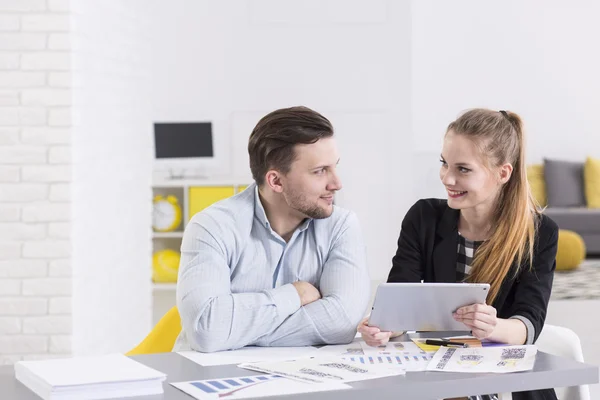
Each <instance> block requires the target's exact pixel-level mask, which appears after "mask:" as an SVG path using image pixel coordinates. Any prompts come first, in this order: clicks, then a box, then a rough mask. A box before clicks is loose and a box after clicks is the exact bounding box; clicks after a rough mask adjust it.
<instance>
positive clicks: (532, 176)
mask: <svg viewBox="0 0 600 400" xmlns="http://www.w3.org/2000/svg"><path fill="white" fill-rule="evenodd" d="M527 180H528V181H529V188H530V189H531V194H532V195H533V198H534V199H535V200H536V201H537V202H538V204H539V205H540V206H542V207H545V206H546V203H547V201H548V200H547V199H546V181H544V165H543V164H533V165H530V166H528V167H527Z"/></svg>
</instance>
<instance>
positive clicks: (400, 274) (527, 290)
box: [388, 199, 558, 400]
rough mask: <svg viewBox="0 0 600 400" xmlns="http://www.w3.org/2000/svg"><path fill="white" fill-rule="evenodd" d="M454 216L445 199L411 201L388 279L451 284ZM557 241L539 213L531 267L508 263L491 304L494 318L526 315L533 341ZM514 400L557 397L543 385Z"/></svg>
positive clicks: (549, 283)
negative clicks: (517, 266)
mask: <svg viewBox="0 0 600 400" xmlns="http://www.w3.org/2000/svg"><path fill="white" fill-rule="evenodd" d="M458 217H459V211H458V210H455V209H452V208H450V207H448V202H447V201H446V200H442V199H423V200H419V201H418V202H417V203H415V205H413V206H412V207H411V209H410V210H409V211H408V213H407V214H406V216H405V217H404V220H403V221H402V230H401V231H400V238H399V239H398V250H397V252H396V255H395V256H394V258H393V259H392V269H391V271H390V274H389V277H388V282H420V281H421V280H423V281H424V282H456V259H457V255H458V228H457V225H458ZM557 245H558V226H557V225H556V223H555V222H554V221H552V220H551V219H550V218H548V217H547V216H546V215H543V214H542V215H541V217H540V219H539V221H538V222H537V227H536V241H535V245H534V256H533V268H530V266H529V263H528V262H525V263H524V264H523V265H521V267H520V270H519V272H518V274H517V275H516V277H515V274H514V271H515V268H516V263H515V264H513V266H512V269H511V271H510V272H509V273H508V275H507V277H506V278H505V279H504V281H503V283H502V286H501V288H500V292H499V293H498V296H497V297H496V299H495V300H494V302H493V304H492V306H493V307H494V308H496V311H497V315H498V317H499V318H510V317H512V316H514V315H520V316H523V317H525V318H527V319H529V321H531V323H532V324H533V326H534V329H535V332H534V342H535V340H537V338H538V336H539V334H540V332H541V331H542V328H543V327H544V320H545V319H546V309H547V307H548V300H549V299H550V292H551V290H552V280H553V277H554V269H555V268H556V250H557ZM473 394H475V393H473ZM513 399H514V400H525V399H528V400H529V399H531V400H533V399H536V400H537V399H540V400H541V399H544V400H545V399H556V395H555V394H554V390H553V389H546V390H537V391H532V392H520V393H514V394H513Z"/></svg>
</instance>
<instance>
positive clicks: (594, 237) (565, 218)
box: [544, 207, 600, 256]
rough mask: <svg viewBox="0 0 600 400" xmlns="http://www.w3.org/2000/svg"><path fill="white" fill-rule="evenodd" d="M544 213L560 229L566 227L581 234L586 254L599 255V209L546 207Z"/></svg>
mask: <svg viewBox="0 0 600 400" xmlns="http://www.w3.org/2000/svg"><path fill="white" fill-rule="evenodd" d="M544 214H546V215H548V216H549V217H550V218H552V219H553V220H554V222H556V223H557V224H558V227H559V228H560V229H568V230H570V231H574V232H577V233H578V234H579V235H581V237H582V238H583V241H584V242H585V247H586V251H587V254H588V256H589V255H600V209H597V208H596V209H594V208H586V207H564V208H563V207H547V208H546V210H545V211H544Z"/></svg>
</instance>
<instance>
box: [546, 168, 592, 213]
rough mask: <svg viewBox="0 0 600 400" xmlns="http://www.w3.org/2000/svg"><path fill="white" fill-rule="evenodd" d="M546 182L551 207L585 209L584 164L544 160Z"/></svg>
mask: <svg viewBox="0 0 600 400" xmlns="http://www.w3.org/2000/svg"><path fill="white" fill-rule="evenodd" d="M544 180H545V181H546V195H547V197H548V206H550V207H585V205H586V202H585V193H584V185H583V162H572V161H562V160H550V159H547V158H545V159H544Z"/></svg>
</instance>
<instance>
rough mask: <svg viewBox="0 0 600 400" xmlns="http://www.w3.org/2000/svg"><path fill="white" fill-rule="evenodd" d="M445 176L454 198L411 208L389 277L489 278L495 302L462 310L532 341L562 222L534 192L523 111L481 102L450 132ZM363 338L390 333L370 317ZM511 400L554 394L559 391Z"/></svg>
mask: <svg viewBox="0 0 600 400" xmlns="http://www.w3.org/2000/svg"><path fill="white" fill-rule="evenodd" d="M440 161H441V163H442V165H441V169H440V179H441V181H442V183H443V184H444V186H445V187H446V190H447V192H448V199H447V200H442V199H423V200H419V201H418V202H417V203H416V204H415V205H413V206H412V208H411V209H410V210H409V211H408V213H407V214H406V216H405V218H404V221H403V222H402V230H401V232H400V238H399V239H398V251H397V252H396V255H395V257H394V258H393V260H392V269H391V271H390V274H389V277H388V282H420V281H421V280H423V281H425V282H485V283H489V284H490V292H489V295H488V298H487V304H473V305H469V306H465V307H462V308H459V309H458V310H457V311H456V313H455V314H454V318H455V319H456V320H457V321H460V322H463V323H464V324H465V326H466V329H467V330H470V331H472V333H473V335H474V336H475V337H477V338H480V339H490V340H493V341H497V342H503V343H507V344H515V345H516V344H532V343H534V342H535V341H536V339H537V337H538V336H539V334H540V332H541V331H542V328H543V326H544V320H545V318H546V309H547V306H548V299H549V298H550V291H551V289H552V279H553V274H554V269H555V266H556V263H555V258H556V249H557V242H558V227H557V225H556V224H555V223H554V222H553V221H552V220H551V219H550V218H548V217H547V216H545V215H543V214H540V212H539V211H538V208H537V207H536V204H535V201H534V200H533V197H532V196H531V193H530V191H529V184H528V182H527V175H526V169H525V146H524V134H523V127H522V122H521V119H520V118H519V116H518V115H517V114H515V113H511V112H507V111H500V112H496V111H491V110H485V109H474V110H470V111H467V112H466V113H464V114H462V115H461V116H460V117H459V118H458V119H457V120H456V121H454V122H452V123H451V124H450V125H449V126H448V129H447V131H446V135H445V137H444V144H443V148H442V154H441V160H440ZM358 331H359V332H360V333H361V334H362V336H363V338H364V340H365V341H366V342H367V343H368V344H370V345H372V346H378V345H381V344H384V343H386V342H387V341H388V340H389V338H390V337H391V336H393V333H392V332H382V331H380V330H379V329H378V328H377V327H371V326H369V325H368V321H367V320H366V319H365V320H363V321H362V322H361V324H360V325H359V327H358ZM513 399H515V400H521V399H556V395H555V393H554V390H553V389H546V390H537V391H530V392H519V393H514V394H513Z"/></svg>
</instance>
